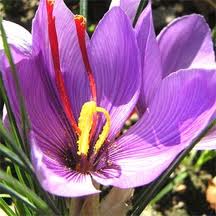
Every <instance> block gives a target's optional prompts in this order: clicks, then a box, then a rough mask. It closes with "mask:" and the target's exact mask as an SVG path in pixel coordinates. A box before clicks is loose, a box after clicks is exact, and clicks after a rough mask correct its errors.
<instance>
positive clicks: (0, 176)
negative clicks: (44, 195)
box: [0, 170, 50, 212]
mask: <svg viewBox="0 0 216 216" xmlns="http://www.w3.org/2000/svg"><path fill="white" fill-rule="evenodd" d="M0 180H2V181H3V182H4V183H0V188H1V189H2V190H3V191H5V192H7V193H9V194H10V195H11V196H15V197H16V198H19V199H21V200H22V201H23V202H25V203H26V204H27V205H29V206H30V207H31V208H37V209H38V210H39V211H41V212H47V211H48V212H50V210H49V207H48V205H47V204H46V203H45V202H44V201H43V200H42V199H41V198H40V197H39V196H37V195H36V194H35V193H34V192H33V191H31V190H30V189H29V188H28V187H26V186H25V185H23V184H21V183H20V182H19V181H18V180H16V179H15V178H14V177H12V176H9V175H7V174H6V173H5V172H3V171H2V170H0ZM6 184H7V185H6Z"/></svg>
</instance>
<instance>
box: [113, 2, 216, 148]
mask: <svg viewBox="0 0 216 216" xmlns="http://www.w3.org/2000/svg"><path fill="white" fill-rule="evenodd" d="M139 2H140V0H127V1H125V0H119V1H116V0H113V1H112V3H111V6H110V7H111V8H112V7H113V6H114V5H115V6H120V7H121V8H122V9H123V10H124V11H125V13H126V14H127V15H128V17H129V18H130V19H131V20H133V19H134V16H135V14H136V10H137V7H138V5H139ZM132 5H133V7H132ZM135 31H136V35H137V41H138V46H139V48H140V52H141V62H142V90H141V94H140V98H139V102H138V106H137V107H138V110H139V112H140V114H143V113H144V112H145V110H146V108H147V107H148V106H149V104H150V103H151V102H152V101H153V98H154V95H155V93H156V91H157V88H159V86H160V85H161V83H162V80H163V79H164V78H166V77H167V76H169V75H170V74H171V73H175V72H177V71H179V70H180V69H193V68H194V69H195V68H197V69H201V68H203V69H216V63H215V54H214V50H213V43H212V39H211V30H210V28H209V26H208V24H207V23H206V21H205V19H204V18H203V17H202V16H201V15H198V14H192V15H188V16H183V17H180V18H177V19H174V20H173V21H172V22H171V23H170V24H169V25H168V26H166V27H165V28H164V29H162V31H161V32H160V34H159V35H158V36H157V38H156V36H155V31H154V26H153V19H152V9H151V0H149V3H148V5H147V6H146V8H145V9H144V11H143V12H142V14H141V16H140V17H139V20H138V22H137V24H136V26H135ZM152 62H154V64H152ZM189 71H190V70H189ZM205 71H207V72H208V70H205ZM195 148H196V149H216V127H214V128H213V129H211V130H210V132H209V133H208V135H207V136H206V137H204V139H202V140H201V142H200V143H199V144H198V145H196V147H195Z"/></svg>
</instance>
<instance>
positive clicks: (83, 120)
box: [77, 101, 96, 155]
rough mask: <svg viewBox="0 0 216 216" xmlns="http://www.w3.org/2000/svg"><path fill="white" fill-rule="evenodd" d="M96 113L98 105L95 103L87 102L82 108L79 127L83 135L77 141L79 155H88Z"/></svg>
mask: <svg viewBox="0 0 216 216" xmlns="http://www.w3.org/2000/svg"><path fill="white" fill-rule="evenodd" d="M95 112H96V103H95V102H94V101H90V102H86V103H84V105H83V106H82V110H81V112H80V117H79V122H78V127H79V129H80V130H81V134H80V136H79V139H78V141H77V143H78V154H79V155H80V154H84V155H87V153H88V150H89V134H90V131H91V128H92V124H93V116H94V114H95Z"/></svg>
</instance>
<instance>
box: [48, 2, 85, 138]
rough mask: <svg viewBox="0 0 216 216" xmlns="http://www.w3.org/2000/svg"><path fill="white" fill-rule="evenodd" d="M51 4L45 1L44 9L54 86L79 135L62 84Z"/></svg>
mask: <svg viewBox="0 0 216 216" xmlns="http://www.w3.org/2000/svg"><path fill="white" fill-rule="evenodd" d="M53 2H54V1H50V0H47V1H46V8H47V17H48V34H49V42H50V47H51V53H52V60H53V65H54V70H55V79H56V85H57V89H58V92H59V95H60V99H61V102H62V104H63V107H64V111H65V113H66V115H67V118H68V120H69V122H70V124H71V126H72V128H73V129H74V131H75V132H76V133H77V134H78V135H80V133H81V131H80V129H79V128H78V126H77V123H76V120H75V118H74V115H73V113H72V109H71V103H70V99H69V97H68V94H67V91H66V88H65V82H64V79H63V76H62V72H61V68H60V55H59V46H58V38H57V32H56V26H55V17H53V15H52V14H53Z"/></svg>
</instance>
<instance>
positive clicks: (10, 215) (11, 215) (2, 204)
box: [0, 198, 16, 216]
mask: <svg viewBox="0 0 216 216" xmlns="http://www.w3.org/2000/svg"><path fill="white" fill-rule="evenodd" d="M0 209H2V210H3V211H4V212H5V213H6V214H7V215H8V216H16V214H15V213H14V212H13V210H12V209H11V207H10V206H9V205H8V204H7V203H6V202H5V201H4V200H3V199H2V198H0Z"/></svg>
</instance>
